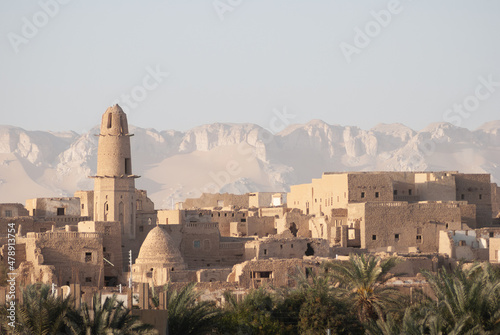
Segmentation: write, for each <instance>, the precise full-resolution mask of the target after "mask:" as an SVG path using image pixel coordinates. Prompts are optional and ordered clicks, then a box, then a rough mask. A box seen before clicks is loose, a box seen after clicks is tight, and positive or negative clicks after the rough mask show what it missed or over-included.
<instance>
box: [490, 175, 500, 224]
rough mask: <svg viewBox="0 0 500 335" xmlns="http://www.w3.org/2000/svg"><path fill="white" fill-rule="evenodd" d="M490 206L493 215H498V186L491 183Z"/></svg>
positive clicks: (499, 207) (499, 193)
mask: <svg viewBox="0 0 500 335" xmlns="http://www.w3.org/2000/svg"><path fill="white" fill-rule="evenodd" d="M491 206H492V208H491V209H492V212H493V213H492V214H493V217H500V187H498V185H497V184H495V183H492V184H491Z"/></svg>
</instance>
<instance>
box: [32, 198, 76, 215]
mask: <svg viewBox="0 0 500 335" xmlns="http://www.w3.org/2000/svg"><path fill="white" fill-rule="evenodd" d="M26 209H27V210H28V211H29V213H30V214H31V215H32V216H34V217H54V216H77V217H78V216H81V209H80V198H36V199H28V200H26Z"/></svg>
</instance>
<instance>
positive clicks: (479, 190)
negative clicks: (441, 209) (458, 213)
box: [455, 173, 492, 228]
mask: <svg viewBox="0 0 500 335" xmlns="http://www.w3.org/2000/svg"><path fill="white" fill-rule="evenodd" d="M455 178H456V184H457V185H456V189H457V191H456V192H457V198H456V200H457V201H467V202H468V203H469V204H474V205H476V222H477V228H480V227H486V226H490V225H491V222H492V220H491V218H492V205H491V200H492V199H491V181H490V179H491V178H490V175H489V174H462V173H460V174H457V175H456V176H455ZM471 228H476V227H471Z"/></svg>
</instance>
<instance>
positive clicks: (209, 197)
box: [180, 193, 249, 209]
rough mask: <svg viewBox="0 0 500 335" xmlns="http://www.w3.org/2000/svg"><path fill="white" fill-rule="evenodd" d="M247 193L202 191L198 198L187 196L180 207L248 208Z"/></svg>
mask: <svg viewBox="0 0 500 335" xmlns="http://www.w3.org/2000/svg"><path fill="white" fill-rule="evenodd" d="M248 198H249V197H248V193H247V194H242V195H237V194H230V193H222V194H221V193H215V194H213V193H203V194H202V195H201V196H200V197H199V198H189V199H186V200H185V201H184V202H183V203H182V208H180V209H193V208H214V207H230V206H235V207H239V208H248Z"/></svg>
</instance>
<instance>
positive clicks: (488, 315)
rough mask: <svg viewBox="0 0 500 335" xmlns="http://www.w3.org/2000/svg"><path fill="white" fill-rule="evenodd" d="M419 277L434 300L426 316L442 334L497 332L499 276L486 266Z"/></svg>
mask: <svg viewBox="0 0 500 335" xmlns="http://www.w3.org/2000/svg"><path fill="white" fill-rule="evenodd" d="M423 274H424V276H425V278H426V279H427V281H428V283H429V285H430V287H431V289H432V291H433V293H434V295H435V297H436V300H437V301H436V302H435V303H434V304H432V307H433V309H432V310H431V312H430V313H431V314H432V315H434V317H435V318H438V319H439V320H440V323H439V327H440V330H441V331H442V332H443V333H444V334H451V333H454V334H469V333H471V334H483V333H484V334H499V333H500V276H499V275H498V272H495V270H494V269H493V268H492V267H491V265H490V264H489V263H484V264H479V263H477V264H474V265H472V266H471V267H470V268H468V269H466V268H465V267H464V265H463V264H460V265H459V266H458V267H457V268H456V269H455V271H454V272H451V273H450V272H446V271H445V270H443V269H441V270H439V271H438V272H437V273H436V274H432V273H430V272H424V273H423Z"/></svg>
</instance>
